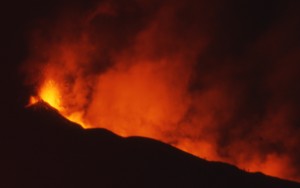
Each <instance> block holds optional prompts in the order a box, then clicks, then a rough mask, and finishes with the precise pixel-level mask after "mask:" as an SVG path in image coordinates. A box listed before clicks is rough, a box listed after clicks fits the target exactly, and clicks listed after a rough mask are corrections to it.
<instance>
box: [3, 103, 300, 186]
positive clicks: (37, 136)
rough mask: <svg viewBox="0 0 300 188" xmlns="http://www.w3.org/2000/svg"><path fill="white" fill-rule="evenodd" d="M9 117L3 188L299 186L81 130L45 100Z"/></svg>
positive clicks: (147, 142)
mask: <svg viewBox="0 0 300 188" xmlns="http://www.w3.org/2000/svg"><path fill="white" fill-rule="evenodd" d="M7 119H10V120H9V121H8V122H6V124H7V126H6V129H5V131H3V132H2V133H4V134H3V136H2V139H4V140H3V142H2V144H3V143H4V145H3V148H4V149H3V152H2V153H3V155H2V158H3V160H1V161H2V162H3V164H2V167H3V168H2V171H3V173H2V174H3V175H2V178H3V181H2V184H3V185H2V186H1V187H7V188H9V187H31V188H35V187H37V188H47V187H49V188H50V187H63V188H67V187H70V188H71V187H204V188H206V187H210V188H217V187H222V188H224V187H243V188H248V187H249V188H253V187H256V188H262V187H265V188H283V187H284V188H296V187H298V188H299V187H300V184H298V183H295V182H290V181H286V180H281V179H278V178H273V177H269V176H266V175H263V174H261V173H248V172H245V171H242V170H240V169H238V168H236V167H234V166H232V165H228V164H225V163H220V162H209V161H206V160H204V159H200V158H197V157H195V156H193V155H190V154H188V153H185V152H183V151H180V150H178V149H176V148H174V147H172V146H169V145H167V144H164V143H161V142H159V141H156V140H152V139H147V138H142V137H128V138H123V137H120V136H118V135H115V134H114V133H112V132H110V131H108V130H105V129H86V130H85V129H83V128H81V127H80V126H79V125H77V124H75V123H72V122H70V121H68V120H66V119H65V118H64V117H62V116H61V115H60V114H59V113H58V112H57V111H56V110H55V109H53V108H52V107H50V106H49V105H47V104H46V103H44V102H39V103H38V104H36V105H34V106H31V107H28V108H26V109H23V110H21V111H20V112H19V113H18V114H17V115H16V116H15V118H13V119H12V118H11V116H9V117H7Z"/></svg>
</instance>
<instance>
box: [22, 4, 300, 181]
mask: <svg viewBox="0 0 300 188" xmlns="http://www.w3.org/2000/svg"><path fill="white" fill-rule="evenodd" d="M83 7H85V8H77V9H76V11H64V13H63V14H61V16H59V19H57V20H47V21H46V22H45V21H44V22H43V23H47V25H46V26H45V25H39V27H38V28H36V29H34V32H33V35H32V38H31V45H32V51H31V56H30V58H29V59H28V61H27V62H26V63H25V67H26V72H27V74H28V75H29V76H28V81H29V82H28V83H30V84H31V85H33V86H34V92H35V93H36V96H33V97H31V98H30V103H31V104H34V103H36V102H37V101H39V100H44V101H46V102H48V103H49V104H50V105H51V106H53V107H54V108H56V109H57V110H58V111H60V113H61V114H62V115H64V116H65V117H66V118H68V119H70V120H72V121H75V122H77V123H79V124H81V125H82V126H83V127H86V128H88V127H103V128H107V129H109V130H111V131H113V132H115V133H117V134H119V135H122V136H132V135H139V136H146V137H151V138H155V139H158V140H161V141H163V142H166V143H169V144H171V145H173V146H175V147H178V148H180V149H182V150H185V151H187V152H190V153H192V154H194V155H197V156H200V157H203V158H206V159H209V160H220V161H224V162H229V163H232V164H235V165H237V166H239V167H240V168H242V169H245V170H249V171H262V172H264V173H266V174H269V175H273V176H277V177H282V178H288V179H292V180H298V181H300V170H299V169H300V163H299V158H300V153H299V149H298V148H299V144H300V139H299V134H300V129H299V126H298V128H297V125H299V120H298V121H297V117H299V116H298V115H299V113H297V112H299V105H297V104H295V102H294V101H298V99H297V98H296V97H298V96H299V95H295V91H296V90H297V88H296V87H295V85H294V84H292V85H291V84H290V83H292V82H293V81H294V80H295V79H297V77H296V75H299V69H296V67H297V62H299V60H300V56H299V55H298V54H299V48H298V50H297V49H294V48H292V47H290V49H289V53H286V51H287V50H285V51H284V52H282V51H283V50H282V49H281V46H284V45H286V44H287V43H288V41H289V40H290V39H289V38H288V37H286V35H283V34H282V33H284V32H286V31H282V30H281V28H287V30H289V29H290V30H291V31H293V26H294V25H293V24H296V21H294V22H295V23H294V22H292V23H291V21H290V22H288V21H286V20H291V18H290V17H289V16H286V17H284V18H281V20H283V21H282V22H281V21H278V22H276V25H272V24H271V22H268V21H267V20H265V21H264V22H266V23H264V24H265V25H267V24H269V25H268V27H265V28H260V30H259V31H258V32H256V33H255V34H253V33H251V32H250V33H249V31H244V30H242V29H241V28H239V26H236V25H239V24H240V27H246V26H247V27H249V28H251V27H254V26H251V24H254V23H256V21H255V20H254V22H253V23H252V22H251V23H247V24H250V26H249V25H247V24H246V25H245V24H244V23H243V22H241V23H240V22H239V19H238V18H237V17H236V16H235V15H233V16H232V17H231V16H227V17H226V18H225V16H224V15H229V14H228V12H227V11H225V10H224V9H222V7H228V9H230V8H231V9H230V10H231V11H233V12H234V11H235V10H232V9H233V8H232V7H230V6H229V5H226V4H225V3H222V1H219V2H218V6H216V4H215V1H212V2H211V3H207V2H206V3H205V2H204V1H203V2H199V1H184V2H180V3H179V2H178V3H175V4H174V1H170V2H169V1H163V2H161V1H146V0H145V1H144V0H132V1H126V2H125V1H124V2H123V1H107V2H106V1H101V3H99V4H97V5H93V6H92V8H86V7H87V6H83ZM264 10H265V9H264ZM254 12H256V13H257V11H254ZM258 14H260V13H259V12H258ZM270 14H271V13H270ZM253 19H255V18H253ZM231 21H232V22H234V24H232V25H230V24H231ZM260 21H261V20H260ZM261 22H262V21H261ZM287 22H288V24H287ZM226 24H227V25H226ZM284 25H286V27H284ZM231 26H232V27H233V26H234V27H235V29H234V30H233V29H232V27H231ZM279 26H282V27H279ZM235 30H236V31H235ZM234 31H235V32H237V33H234ZM230 32H233V33H232V34H230ZM245 33H246V34H245ZM238 34H240V35H241V37H242V39H243V37H244V40H242V39H241V38H240V37H239V36H238ZM243 34H244V35H243ZM247 37H248V38H247ZM283 37H286V39H281V38H283ZM273 39H278V40H276V41H274V40H273ZM250 41H251V42H250ZM286 41H287V42H286ZM274 43H275V44H274ZM277 43H278V44H277ZM269 46H271V48H269ZM281 52H282V53H281ZM282 62H285V64H283V63H282ZM298 81H299V79H298ZM283 90H284V91H288V92H283ZM297 91H298V90H297ZM297 123H298V124H297Z"/></svg>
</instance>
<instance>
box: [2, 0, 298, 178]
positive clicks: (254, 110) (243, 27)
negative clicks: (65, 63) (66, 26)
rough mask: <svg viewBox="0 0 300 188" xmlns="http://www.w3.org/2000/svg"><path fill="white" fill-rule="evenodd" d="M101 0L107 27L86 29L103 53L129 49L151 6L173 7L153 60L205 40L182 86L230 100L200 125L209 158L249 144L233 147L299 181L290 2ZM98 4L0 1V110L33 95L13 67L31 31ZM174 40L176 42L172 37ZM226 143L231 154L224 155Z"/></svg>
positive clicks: (293, 4)
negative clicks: (278, 164) (208, 123)
mask: <svg viewBox="0 0 300 188" xmlns="http://www.w3.org/2000/svg"><path fill="white" fill-rule="evenodd" d="M110 2H111V3H113V4H115V5H116V7H117V10H118V11H120V14H119V15H118V16H117V19H115V20H114V19H112V20H110V19H109V18H101V19H102V20H100V21H106V22H105V24H104V25H105V26H107V27H104V28H103V27H102V26H101V28H98V25H97V19H95V20H94V21H95V23H93V28H92V30H93V31H95V32H102V34H104V35H105V36H109V37H102V38H101V37H99V38H97V36H96V35H95V38H96V39H95V40H102V41H104V43H105V44H106V43H107V46H108V47H107V49H105V50H107V51H109V52H110V51H114V52H115V51H121V50H122V49H124V48H126V47H127V46H129V44H130V41H131V40H132V37H133V36H135V34H136V33H138V32H139V31H140V30H142V28H144V26H145V25H147V24H146V23H149V22H151V20H152V19H155V18H153V17H152V16H153V15H155V13H156V11H157V10H158V7H163V6H166V7H168V6H169V7H173V6H174V7H179V8H176V14H175V16H174V17H172V21H173V22H172V23H171V24H170V28H172V29H173V30H171V31H172V32H170V31H169V30H167V29H166V30H167V31H166V30H163V31H162V34H161V35H160V34H157V35H155V36H156V37H157V38H156V39H159V40H157V43H155V45H158V46H160V48H161V49H162V50H158V51H154V50H151V52H149V53H153V54H155V55H153V54H152V56H155V57H153V58H159V57H164V56H165V54H168V53H176V52H177V51H180V50H178V49H180V48H181V47H182V48H188V47H190V46H192V47H191V49H198V46H197V44H198V41H200V40H201V41H202V39H203V37H204V38H205V39H207V41H208V42H207V45H205V47H203V49H201V53H198V54H197V55H196V57H197V63H195V64H193V70H194V71H193V73H192V74H193V76H192V78H191V80H189V87H188V92H189V94H190V95H191V96H193V97H195V98H197V96H200V95H202V94H203V93H204V94H205V92H206V91H210V90H211V89H216V90H220V91H221V92H225V94H224V95H222V97H224V96H225V100H226V101H233V102H232V103H230V105H228V103H226V104H222V103H218V104H216V105H219V106H221V107H220V108H214V109H213V110H212V111H213V113H214V114H216V117H219V116H220V118H221V119H222V118H223V119H225V120H224V121H220V122H221V123H220V125H218V126H216V127H214V128H209V129H208V130H206V131H207V133H210V132H214V133H213V134H214V135H215V137H216V139H214V142H215V144H216V145H217V146H218V147H217V148H218V151H217V152H218V154H219V155H220V156H222V157H224V158H232V156H234V155H237V153H238V152H246V154H247V152H249V153H251V152H252V151H251V150H249V151H244V150H243V149H242V148H243V147H244V146H249V145H248V144H247V143H251V144H252V145H253V148H254V150H255V151H259V152H258V153H260V154H261V158H264V157H265V156H266V155H264V154H276V155H279V156H281V155H282V156H284V157H285V156H288V158H289V160H290V161H291V162H290V163H291V164H293V166H295V169H296V170H294V172H293V173H292V174H293V176H294V177H293V178H298V179H300V171H299V169H300V161H299V160H300V153H299V150H298V148H299V144H300V139H299V134H300V120H299V117H300V99H299V96H300V84H299V83H300V77H299V75H300V65H299V63H300V14H299V9H300V2H299V1H296V0H294V1H293V0H286V1H282V0H263V1H262V0H252V1H248V0H246V1H238V0H211V1H196V0H194V1H193V0H189V1H182V2H177V3H176V4H174V2H173V1H168V0H166V1H150V0H136V1H135V0H130V1H113V0H112V1H110ZM141 4H142V5H143V6H144V9H143V10H142V11H141V9H139V6H140V5H141ZM97 5H98V2H97V1H89V2H88V3H87V2H85V1H80V0H77V1H67V0H64V1H58V0H57V1H33V0H30V1H26V2H21V3H20V2H6V3H4V4H2V5H1V8H2V10H1V16H0V17H1V35H0V36H1V66H2V67H1V79H0V80H1V85H2V90H1V91H2V92H1V96H3V97H1V104H2V105H3V108H1V109H2V110H3V111H4V113H7V112H9V113H8V114H9V116H13V111H14V109H16V108H22V107H23V106H24V105H25V104H26V102H27V99H28V96H29V95H30V94H31V92H32V89H33V88H31V87H28V85H26V84H24V80H25V79H26V78H27V77H28V75H26V74H25V73H24V72H22V71H20V67H21V65H23V64H24V62H25V61H27V60H28V59H29V58H30V55H31V53H32V52H31V47H30V45H31V42H32V41H30V40H31V36H32V31H34V30H36V29H37V28H39V27H40V28H42V30H43V31H45V30H47V27H50V26H49V25H51V26H52V24H53V25H55V23H56V21H57V20H58V19H59V18H60V17H63V16H62V15H64V13H65V12H68V15H71V17H72V16H73V17H74V18H77V17H80V16H81V15H83V14H84V13H86V12H88V11H89V10H93V7H95V6H97ZM138 5H139V6H138ZM145 7H146V8H145ZM166 10H168V9H166ZM69 13H70V14H69ZM99 19H100V18H99ZM98 21H99V20H98ZM45 28H46V29H45ZM123 28H127V29H126V30H123ZM45 33H46V36H47V34H48V35H49V33H50V35H51V30H47V32H45ZM110 33H113V34H112V35H110ZM94 34H95V33H94ZM104 35H103V36H104ZM123 36H124V37H123ZM182 36H183V37H182ZM159 37H161V38H159ZM175 38H177V39H178V40H177V41H175V40H173V39H175ZM105 40H107V41H105ZM171 46H174V48H171ZM199 48H200V47H199ZM34 53H36V52H34ZM107 58H108V59H109V57H107ZM108 64H109V63H108ZM90 66H91V70H90V71H91V72H92V73H91V74H95V72H93V71H95V70H96V72H97V71H98V69H99V71H101V70H102V69H103V67H101V66H100V68H99V67H97V65H96V64H92V65H90ZM108 66H110V65H108ZM196 101H197V100H196ZM217 102H218V101H217ZM222 105H223V106H222ZM209 107H211V106H209ZM209 107H208V108H209ZM226 109H227V110H228V111H230V113H233V114H234V115H231V116H230V118H228V119H226V118H227V117H224V111H226ZM197 110H199V109H198V106H197V104H195V105H191V106H190V107H189V112H187V113H186V119H187V120H186V121H189V120H190V119H189V117H190V116H193V112H194V111H197ZM196 113H197V112H196ZM218 115H219V116H218ZM172 134H177V133H172ZM187 134H188V133H187ZM188 136H190V137H193V135H188ZM208 139H209V138H208ZM241 140H243V141H241ZM251 144H250V145H251ZM231 148H237V150H236V151H232V149H231ZM250 158H251V156H250ZM262 160H264V159H262ZM297 169H298V170H297Z"/></svg>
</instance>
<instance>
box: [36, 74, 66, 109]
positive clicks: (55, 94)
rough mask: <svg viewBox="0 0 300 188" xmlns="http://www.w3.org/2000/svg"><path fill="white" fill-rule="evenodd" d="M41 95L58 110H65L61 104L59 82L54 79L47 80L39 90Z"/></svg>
mask: <svg viewBox="0 0 300 188" xmlns="http://www.w3.org/2000/svg"><path fill="white" fill-rule="evenodd" d="M39 97H40V98H41V99H42V100H43V101H45V102H47V103H48V104H50V105H51V106H52V107H54V108H56V109H57V110H59V111H62V110H63V108H62V105H61V95H60V92H59V89H58V86H57V83H55V82H54V81H53V80H49V81H46V82H45V83H44V85H42V87H41V89H40V91H39Z"/></svg>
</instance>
